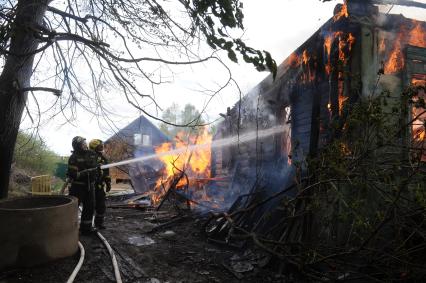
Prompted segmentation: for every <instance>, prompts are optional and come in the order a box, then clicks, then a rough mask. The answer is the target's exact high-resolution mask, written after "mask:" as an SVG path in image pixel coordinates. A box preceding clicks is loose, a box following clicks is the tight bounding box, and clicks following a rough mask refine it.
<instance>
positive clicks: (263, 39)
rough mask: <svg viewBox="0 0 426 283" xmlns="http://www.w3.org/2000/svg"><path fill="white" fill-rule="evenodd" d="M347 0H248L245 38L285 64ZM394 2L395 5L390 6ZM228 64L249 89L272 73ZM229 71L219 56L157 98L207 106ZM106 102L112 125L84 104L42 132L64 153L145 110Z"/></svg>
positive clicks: (230, 98)
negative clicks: (78, 139)
mask: <svg viewBox="0 0 426 283" xmlns="http://www.w3.org/2000/svg"><path fill="white" fill-rule="evenodd" d="M341 2H343V1H339V0H335V1H330V2H325V3H323V2H321V1H320V0H262V1H259V0H245V1H243V3H244V7H243V12H244V26H245V32H244V35H243V39H244V41H245V42H246V43H247V44H248V45H250V46H252V47H254V48H257V49H260V50H267V51H269V52H270V53H271V54H272V57H273V58H274V59H275V60H276V61H277V64H280V63H281V62H282V61H283V60H284V59H285V58H286V57H287V56H288V55H290V54H291V52H292V51H293V50H295V49H296V48H297V47H298V46H300V45H301V44H302V43H303V42H304V41H305V40H307V39H308V38H309V36H310V35H312V34H313V33H314V32H315V31H316V30H317V29H318V28H319V27H321V25H323V24H324V23H325V22H326V21H327V20H328V19H329V18H331V17H332V15H333V9H334V7H335V5H336V4H338V3H341ZM420 2H426V1H425V0H421V1H420ZM389 8H390V6H387V7H384V9H389ZM402 12H404V13H405V12H407V13H408V16H410V13H412V14H414V15H415V16H416V17H417V18H419V19H420V20H421V19H422V18H423V20H426V15H425V14H424V13H425V12H424V11H420V12H419V10H418V9H415V10H413V11H411V10H409V11H407V9H404V11H402V10H400V9H398V8H397V7H394V8H393V9H392V13H402ZM406 16H407V15H406ZM227 65H228V67H229V69H230V70H231V72H232V76H233V78H234V79H235V81H236V82H237V83H238V85H239V88H240V89H241V91H242V93H243V94H244V93H247V92H248V91H249V90H250V89H251V88H253V87H254V86H256V85H257V84H258V83H259V82H260V81H261V80H262V79H263V78H265V77H266V76H267V75H268V73H266V72H257V71H256V70H255V69H254V68H253V67H252V66H251V65H248V64H245V63H243V62H240V63H239V64H235V63H233V62H230V61H229V62H227ZM223 73H226V70H225V69H224V68H223V67H221V66H219V64H217V63H214V62H213V63H209V64H205V65H203V66H196V67H193V68H191V70H189V71H188V69H185V70H182V71H181V72H179V73H178V74H177V75H176V76H175V77H174V79H173V82H172V83H170V84H166V85H164V86H162V87H161V88H159V90H158V91H156V97H155V98H156V101H157V102H158V104H159V105H160V106H161V108H162V109H165V108H167V107H169V106H170V105H171V104H172V103H177V104H179V105H180V106H181V107H183V105H185V104H186V103H188V102H190V103H192V104H194V105H195V106H196V107H197V108H198V109H199V110H201V109H203V108H204V107H205V105H206V101H208V99H209V98H210V97H209V96H207V95H205V93H202V92H201V91H200V90H202V89H205V88H211V87H215V86H217V85H220V84H223V82H224V81H225V80H226V76H225V77H224V75H223ZM113 92H114V91H113ZM238 99H239V92H238V90H237V88H236V87H235V86H231V87H228V88H226V89H225V90H224V91H222V92H220V93H219V94H218V95H216V96H215V97H214V98H213V99H212V101H210V103H209V105H208V106H207V107H206V109H205V116H204V118H205V119H206V120H208V121H214V120H216V119H219V117H220V116H219V113H224V112H225V111H226V108H227V107H232V106H233V105H234V104H235V103H236V102H237V101H238ZM104 103H105V104H106V105H108V106H109V107H111V109H114V112H115V113H114V115H113V117H110V118H112V120H113V121H114V127H112V128H111V123H106V122H105V121H104V120H103V119H102V118H101V119H98V118H96V117H94V116H93V115H89V114H88V113H85V112H83V111H80V110H79V111H78V112H77V119H76V120H75V121H73V122H72V124H70V123H64V120H63V119H59V118H58V119H51V120H49V121H43V123H42V125H41V126H40V128H39V134H40V136H41V137H42V138H43V139H44V141H45V142H46V144H47V146H48V147H49V148H50V149H51V150H53V151H55V152H56V153H58V154H60V155H69V154H70V151H71V139H72V138H73V137H74V136H76V135H80V136H84V137H85V138H86V139H87V140H88V141H89V140H90V139H92V138H100V139H102V140H106V139H107V138H108V137H110V136H111V135H112V134H113V133H114V131H115V130H116V129H117V128H121V127H124V126H125V125H127V124H128V123H130V122H131V121H133V120H134V119H136V118H137V117H139V115H140V112H138V111H136V110H135V109H134V108H132V107H131V106H130V105H128V104H127V103H126V102H125V101H124V98H122V96H120V94H119V93H115V92H114V93H110V98H108V99H106V100H105V102H104ZM147 110H148V111H150V113H152V114H155V115H158V116H161V112H157V111H156V109H154V108H153V107H152V106H149V105H148V106H147ZM154 123H156V124H158V123H157V122H154ZM30 127H31V122H30V119H29V118H28V115H26V116H25V118H24V120H23V123H22V126H21V128H22V129H24V130H25V129H28V128H30Z"/></svg>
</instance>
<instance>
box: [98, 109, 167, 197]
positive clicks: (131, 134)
mask: <svg viewBox="0 0 426 283" xmlns="http://www.w3.org/2000/svg"><path fill="white" fill-rule="evenodd" d="M165 142H169V138H168V137H167V136H166V135H165V134H164V133H163V132H161V131H160V130H159V129H158V128H157V127H156V126H155V125H154V124H152V123H151V122H150V121H149V120H148V119H147V118H145V117H144V116H143V115H141V116H140V117H139V118H137V119H135V120H134V121H133V122H131V123H130V124H129V125H127V126H126V127H124V128H122V129H121V130H119V131H118V132H117V133H116V134H114V135H113V136H112V137H110V138H109V139H108V140H107V141H106V142H105V154H106V156H107V158H108V159H109V161H110V162H116V161H122V160H126V159H131V158H135V157H141V156H146V155H150V154H153V153H155V147H156V146H159V145H160V144H162V143H165ZM161 166H162V165H161V163H160V162H159V161H158V160H151V161H149V162H146V163H133V164H130V165H125V166H118V167H114V168H111V169H110V174H111V178H112V183H113V185H117V184H118V185H120V184H131V185H132V187H133V188H134V190H135V191H136V192H146V191H147V190H148V189H149V188H150V187H151V185H152V184H153V183H155V181H156V180H157V177H158V174H159V172H160V169H161Z"/></svg>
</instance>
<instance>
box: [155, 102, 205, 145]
mask: <svg viewBox="0 0 426 283" xmlns="http://www.w3.org/2000/svg"><path fill="white" fill-rule="evenodd" d="M201 114H202V113H200V111H198V110H197V108H195V106H194V105H192V104H190V103H187V104H185V106H184V107H183V109H182V110H181V109H180V108H179V105H177V104H176V103H173V104H172V105H171V106H170V107H169V108H167V109H166V110H164V112H163V115H162V119H163V120H164V121H169V122H172V123H173V124H175V125H176V124H177V125H187V126H186V127H184V128H182V127H176V126H174V125H169V124H167V123H164V122H163V123H161V125H160V129H161V130H162V131H163V132H164V133H165V134H166V135H168V136H169V137H171V138H173V137H175V136H176V134H177V133H178V132H181V131H182V132H185V133H189V132H196V131H197V130H199V129H201V128H202V127H198V125H203V124H205V122H204V120H203V118H202V117H201Z"/></svg>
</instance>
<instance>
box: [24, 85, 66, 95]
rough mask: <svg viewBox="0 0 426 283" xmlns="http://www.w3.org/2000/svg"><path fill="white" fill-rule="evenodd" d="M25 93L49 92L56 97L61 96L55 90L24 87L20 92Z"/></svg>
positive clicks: (59, 92) (60, 92)
mask: <svg viewBox="0 0 426 283" xmlns="http://www.w3.org/2000/svg"><path fill="white" fill-rule="evenodd" d="M27 91H45V92H51V93H53V94H54V95H56V96H58V97H59V96H61V94H62V91H61V90H59V89H56V88H50V87H24V88H21V92H27Z"/></svg>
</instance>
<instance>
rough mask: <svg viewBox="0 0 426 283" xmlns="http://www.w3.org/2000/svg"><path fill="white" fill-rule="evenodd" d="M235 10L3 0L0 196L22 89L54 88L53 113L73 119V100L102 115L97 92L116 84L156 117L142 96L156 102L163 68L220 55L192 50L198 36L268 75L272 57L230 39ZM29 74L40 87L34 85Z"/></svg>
mask: <svg viewBox="0 0 426 283" xmlns="http://www.w3.org/2000/svg"><path fill="white" fill-rule="evenodd" d="M241 7H242V3H240V1H239V0H227V1H223V0H214V1H206V0H176V1H169V2H166V1H164V2H162V3H159V2H158V1H157V0H145V1H128V0H112V1H105V0H88V1H65V2H53V1H51V0H11V1H6V0H0V56H1V57H0V58H1V63H0V64H1V65H0V66H2V67H1V74H0V90H1V91H0V121H1V123H0V198H4V197H7V192H8V182H9V173H10V165H11V162H12V156H13V149H14V145H15V141H16V136H17V133H18V129H19V125H20V121H21V118H22V115H23V112H24V110H25V107H26V103H27V100H28V95H29V94H30V95H31V96H32V97H33V99H34V100H35V101H36V105H37V107H38V106H39V103H38V101H39V100H40V98H39V97H37V96H36V94H34V93H35V92H40V91H44V92H51V93H53V94H54V95H55V97H54V101H53V103H52V108H54V109H57V111H56V113H55V114H53V117H55V116H57V115H59V114H61V115H62V114H64V115H67V117H68V118H70V119H71V118H73V117H74V115H75V107H76V106H80V107H82V108H84V109H86V110H88V111H91V112H93V113H95V114H102V113H104V108H103V107H102V106H103V101H104V99H103V96H102V89H108V88H114V87H118V88H120V91H121V93H122V94H123V97H124V99H125V100H126V101H127V102H128V103H130V104H131V105H132V106H134V107H135V108H137V109H139V110H140V111H141V112H143V113H145V114H146V115H148V116H150V117H152V118H157V117H155V116H154V115H151V114H150V113H148V112H146V111H145V110H144V107H143V106H142V105H144V104H145V102H144V104H142V100H143V101H146V100H150V101H151V103H153V104H156V101H155V98H154V95H153V92H147V91H146V89H155V87H156V86H157V85H159V84H161V83H164V82H165V81H167V78H164V77H163V76H162V73H161V70H162V69H161V68H163V69H166V68H165V67H167V66H176V65H188V64H197V63H202V62H207V61H211V60H214V61H220V59H219V57H217V56H216V53H215V52H212V54H210V55H207V56H203V57H200V56H198V55H197V48H196V45H197V43H198V42H199V40H200V39H203V40H206V42H207V43H208V45H210V46H211V47H212V48H213V49H216V50H225V51H226V52H227V54H228V57H229V58H230V59H231V60H232V61H235V62H236V61H237V55H236V53H239V54H241V56H242V58H243V59H244V61H246V62H248V63H251V64H253V65H254V66H255V67H256V68H257V69H258V70H267V69H268V70H270V71H272V72H273V73H274V75H275V73H276V64H275V62H274V61H273V60H272V58H271V56H270V54H269V53H267V52H262V51H259V50H255V49H253V48H251V47H248V46H247V45H245V44H244V42H243V41H241V39H239V38H233V37H232V36H230V33H229V31H230V29H243V22H242V21H243V13H242V9H241ZM182 58H183V59H182ZM35 62H36V63H35ZM34 63H35V64H34ZM43 66H45V67H44V69H43ZM35 75H37V77H38V80H37V81H39V82H43V83H45V84H46V85H42V86H34V85H32V83H33V81H34V80H33V81H32V79H34V76H35ZM87 78H89V79H88V82H87V83H86V82H85V81H86V80H87ZM147 85H148V86H150V87H146V86H147ZM142 89H143V90H144V91H142ZM37 95H38V94H37ZM43 99H44V98H43ZM157 119H158V118H157ZM169 124H171V123H169Z"/></svg>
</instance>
